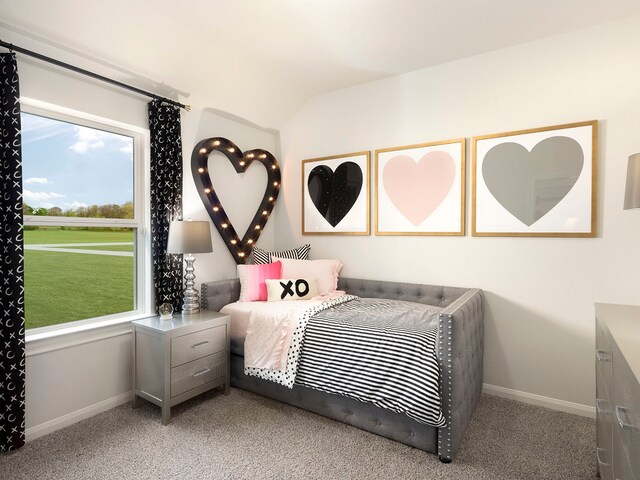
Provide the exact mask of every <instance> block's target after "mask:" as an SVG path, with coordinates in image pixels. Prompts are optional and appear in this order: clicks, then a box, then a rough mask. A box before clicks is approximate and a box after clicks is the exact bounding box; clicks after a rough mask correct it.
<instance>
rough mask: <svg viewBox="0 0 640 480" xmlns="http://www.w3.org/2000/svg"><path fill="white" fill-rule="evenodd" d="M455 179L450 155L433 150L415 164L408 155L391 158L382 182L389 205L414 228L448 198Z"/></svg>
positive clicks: (454, 168) (453, 163)
mask: <svg viewBox="0 0 640 480" xmlns="http://www.w3.org/2000/svg"><path fill="white" fill-rule="evenodd" d="M455 176H456V165H455V161H454V160H453V158H452V157H451V155H449V154H448V153H446V152H443V151H432V152H429V153H426V154H424V155H423V156H422V158H421V159H420V160H419V161H418V162H416V161H415V160H414V159H413V158H411V157H410V156H408V155H397V156H395V157H393V158H392V159H391V160H389V161H388V162H387V164H386V165H385V167H384V169H383V172H382V182H383V185H384V189H385V191H386V192H387V195H388V196H389V199H390V200H391V203H393V205H394V206H395V207H396V208H397V209H398V211H400V213H401V214H402V215H403V216H404V217H405V218H406V219H407V220H409V221H410V222H411V223H413V224H414V225H415V226H416V227H417V226H418V225H420V224H421V223H422V222H424V221H425V220H426V219H427V218H428V217H429V215H431V214H432V213H433V212H434V211H435V210H436V209H437V208H438V207H439V206H440V204H441V203H442V201H443V200H444V199H445V198H446V197H447V195H448V194H449V192H450V191H451V187H452V186H453V180H454V179H455Z"/></svg>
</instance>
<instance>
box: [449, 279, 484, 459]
mask: <svg viewBox="0 0 640 480" xmlns="http://www.w3.org/2000/svg"><path fill="white" fill-rule="evenodd" d="M438 356H439V359H440V368H441V372H440V375H441V381H440V389H441V392H440V395H441V398H442V408H443V413H444V415H445V417H446V419H447V425H446V426H445V427H442V428H440V429H439V430H438V455H439V457H440V460H442V461H444V462H450V461H451V459H452V458H453V455H455V453H456V452H457V451H458V448H459V446H460V441H461V440H462V434H463V433H464V432H465V430H466V428H467V425H468V424H469V421H470V420H471V414H472V413H473V410H474V409H475V406H476V404H477V403H478V400H479V399H480V392H481V390H482V375H483V368H482V362H483V356H484V310H483V294H482V290H479V289H471V290H469V291H468V292H467V293H465V294H464V295H463V296H462V297H460V298H459V299H458V300H456V301H455V302H453V303H452V304H451V305H449V307H447V308H446V309H445V310H444V311H443V312H442V314H441V315H440V323H439V329H438Z"/></svg>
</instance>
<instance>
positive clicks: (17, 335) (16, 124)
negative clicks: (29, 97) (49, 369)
mask: <svg viewBox="0 0 640 480" xmlns="http://www.w3.org/2000/svg"><path fill="white" fill-rule="evenodd" d="M22 233H23V225H22V152H21V148H20V92H19V88H18V64H17V63H16V56H15V54H14V53H0V313H1V315H0V452H8V451H13V450H16V449H18V448H20V447H21V446H23V445H24V431H25V420H24V409H25V403H24V390H25V379H24V372H25V361H26V360H25V345H24V257H23V238H22Z"/></svg>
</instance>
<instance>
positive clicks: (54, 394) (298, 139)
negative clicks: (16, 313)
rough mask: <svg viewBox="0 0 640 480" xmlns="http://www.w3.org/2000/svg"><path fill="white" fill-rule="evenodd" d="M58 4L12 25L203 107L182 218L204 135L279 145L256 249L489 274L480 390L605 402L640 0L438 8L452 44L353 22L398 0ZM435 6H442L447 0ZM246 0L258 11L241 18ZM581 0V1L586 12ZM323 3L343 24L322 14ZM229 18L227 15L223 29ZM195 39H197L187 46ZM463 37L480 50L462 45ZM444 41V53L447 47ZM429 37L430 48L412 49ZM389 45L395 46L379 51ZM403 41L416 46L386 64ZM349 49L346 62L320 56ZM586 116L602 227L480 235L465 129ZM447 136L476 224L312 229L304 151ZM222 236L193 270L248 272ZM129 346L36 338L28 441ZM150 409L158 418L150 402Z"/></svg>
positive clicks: (22, 11) (637, 257) (68, 86)
mask: <svg viewBox="0 0 640 480" xmlns="http://www.w3.org/2000/svg"><path fill="white" fill-rule="evenodd" d="M49 3H50V2H42V1H40V2H37V1H25V2H15V1H8V0H2V1H0V7H1V8H0V11H1V13H0V22H1V24H0V38H1V39H2V40H3V41H7V42H11V43H14V44H16V45H20V46H23V47H25V48H29V49H32V50H34V51H36V52H40V53H43V54H46V55H49V56H51V57H53V58H56V59H59V60H62V61H66V62H68V63H71V64H75V65H79V66H82V67H84V68H87V69H89V70H93V71H97V72H100V73H103V74H104V75H106V76H109V77H112V78H116V79H120V80H122V81H124V82H125V83H130V84H133V85H135V86H139V87H140V88H143V89H145V90H150V91H152V92H155V93H157V94H160V95H163V96H169V97H170V98H176V99H179V100H180V101H181V102H183V103H188V104H191V105H192V110H191V111H190V112H184V111H183V112H182V119H181V120H182V142H183V158H184V159H185V169H184V185H183V188H184V190H183V195H184V196H183V205H184V216H185V218H187V217H191V218H193V219H194V220H208V219H209V217H208V215H207V213H206V211H205V210H204V207H203V205H202V203H201V201H200V199H199V197H198V193H197V191H196V188H195V185H194V183H193V181H192V177H191V172H190V169H189V165H188V163H189V162H188V159H189V158H190V156H191V150H192V149H193V146H194V145H195V144H196V143H198V142H199V141H200V140H202V139H205V138H209V137H213V136H222V137H226V138H229V139H231V140H233V141H234V142H235V143H236V144H237V145H238V146H239V147H240V148H242V149H251V148H263V149H266V150H268V151H270V152H272V153H273V154H274V155H275V156H276V157H277V158H278V160H279V162H280V165H281V169H282V178H283V183H282V191H281V195H280V198H279V199H278V203H277V205H276V208H275V210H274V213H273V215H272V216H271V219H270V221H269V222H268V224H267V226H266V228H265V230H264V232H263V234H262V236H261V237H260V243H259V245H260V246H261V247H263V248H265V249H269V250H276V249H286V248H290V247H295V246H298V245H302V244H304V243H310V244H311V246H312V254H311V258H314V259H321V258H339V259H340V260H341V261H342V262H343V263H344V267H343V272H342V273H341V275H344V276H347V277H355V278H366V279H375V280H387V281H399V282H410V283H421V284H432V285H451V286H465V287H477V288H481V289H482V290H483V291H484V294H485V317H484V325H485V357H484V380H483V382H484V391H485V392H486V393H488V394H493V395H498V396H501V397H506V398H508V399H514V400H519V401H521V402H525V403H530V404H534V405H541V406H543V407H548V408H551V409H554V410H559V411H565V412H569V413H572V414H578V415H582V416H586V417H593V416H595V367H594V359H593V351H594V345H595V335H594V331H595V327H594V307H593V304H594V303H595V302H605V303H619V304H635V305H637V304H638V303H639V301H640V300H639V299H640V272H639V271H638V268H637V266H638V265H640V252H639V251H638V249H637V245H638V240H640V222H639V221H638V220H640V219H639V218H638V212H637V210H630V211H625V210H623V205H622V203H623V196H624V188H625V179H626V168H627V158H628V157H629V156H630V155H631V154H634V153H637V152H638V151H640V145H639V144H638V143H639V141H638V130H637V125H638V118H637V114H636V113H635V112H637V111H640V93H639V92H638V89H637V84H638V79H639V78H640V53H638V48H637V46H638V45H640V38H639V37H640V34H639V33H638V32H639V31H640V28H638V27H640V16H639V15H640V7H638V5H637V2H625V1H616V2H606V3H607V5H606V6H603V4H604V3H605V2H579V1H559V2H558V1H556V2H542V3H543V5H544V7H541V6H540V3H541V2H526V4H528V7H529V8H528V9H527V8H525V7H522V8H523V9H524V10H518V9H515V7H508V5H509V3H511V2H488V4H489V5H490V6H485V8H486V9H488V10H486V12H491V13H492V14H493V15H494V17H495V18H497V19H498V21H500V22H501V23H500V25H501V26H502V27H501V28H503V29H504V30H507V31H506V32H505V31H503V32H502V33H504V34H505V35H506V34H507V33H509V34H510V35H512V36H511V37H509V38H511V39H514V40H501V39H500V38H493V37H491V36H488V37H489V38H485V39H484V41H485V42H486V43H482V44H481V42H480V40H479V39H478V40H477V41H474V42H470V41H469V34H467V33H465V32H467V31H469V32H473V31H477V30H474V28H478V27H477V25H476V20H477V18H482V19H483V21H484V22H489V19H488V18H487V17H488V16H489V15H488V13H487V14H486V15H481V14H482V12H483V11H484V9H483V8H480V7H478V10H474V9H473V8H472V4H475V3H476V2H462V3H461V4H460V9H461V10H460V11H459V12H457V14H458V15H457V16H448V15H451V14H448V13H446V12H445V13H442V15H443V16H442V17H438V22H437V23H440V24H442V25H445V26H446V25H449V26H450V28H451V29H452V30H453V33H450V34H448V35H447V36H446V37H445V38H447V41H448V42H450V43H451V44H452V46H451V47H448V49H445V48H444V47H442V46H441V45H436V46H435V47H433V48H431V49H429V50H422V49H423V48H426V46H425V45H424V43H426V42H425V41H424V38H429V37H424V38H423V37H420V36H416V37H412V36H409V40H411V39H413V41H417V40H420V39H422V40H423V42H422V43H421V44H419V47H418V48H416V47H415V45H411V44H409V43H408V41H409V40H407V41H404V40H402V39H401V35H400V34H398V33H397V30H394V31H395V32H396V33H395V35H396V36H397V37H398V39H397V40H394V42H383V43H382V44H380V43H373V47H376V48H378V51H377V53H376V51H372V50H370V48H373V47H372V46H367V45H366V44H360V43H358V42H357V41H356V40H358V39H363V41H364V40H366V39H370V38H371V37H376V36H375V35H372V36H370V35H367V34H368V30H370V29H372V30H376V28H378V29H382V28H383V27H384V25H385V22H384V20H385V18H387V17H389V12H395V9H394V8H392V7H389V6H388V4H387V9H385V8H383V7H379V9H374V8H373V7H370V6H365V5H366V4H368V3H369V2H353V3H352V4H351V7H350V8H348V9H346V10H341V8H340V7H339V6H337V4H336V5H332V4H329V5H324V4H323V6H319V4H313V3H312V4H310V5H314V6H313V7H311V6H310V5H309V4H307V5H306V8H304V9H302V8H301V9H295V8H294V7H293V6H291V5H289V3H290V2H287V5H288V8H290V10H289V11H288V12H289V14H290V15H292V18H294V19H295V20H297V23H296V22H293V21H292V22H290V23H291V25H288V28H287V29H285V28H284V26H282V25H280V22H279V21H278V18H277V16H276V14H277V11H276V12H274V11H272V8H268V7H266V6H262V7H259V6H258V3H260V2H248V3H247V4H246V5H245V6H243V5H242V4H240V5H238V6H234V7H231V6H229V5H227V4H224V3H222V2H220V3H218V4H217V5H219V8H220V12H217V13H216V14H215V15H214V18H211V19H209V18H207V17H206V16H205V15H204V14H202V13H201V10H199V9H198V5H199V6H200V7H201V8H204V7H202V5H203V4H202V3H200V2H198V3H196V4H195V5H194V6H193V10H191V9H187V7H180V8H184V11H182V10H180V11H174V10H177V7H175V6H174V5H173V4H171V3H170V2H162V3H160V4H158V5H155V6H154V8H152V9H151V11H150V12H149V11H148V10H149V9H150V7H149V4H148V3H146V2H144V3H136V4H134V5H128V4H125V3H124V2H109V6H107V5H102V6H99V5H95V4H91V3H89V2H82V5H78V3H79V2H71V1H67V2H55V3H56V5H55V6H54V5H50V4H49ZM51 3H53V2H51ZM410 3H411V4H412V5H413V7H414V8H415V9H417V10H416V11H419V12H424V9H426V8H427V7H426V6H424V7H423V6H420V4H422V3H423V2H410ZM533 4H535V7H533ZM125 5H126V8H125ZM247 5H250V6H251V8H249V6H247ZM426 5H429V6H431V7H433V8H436V9H437V7H438V6H440V7H441V5H442V2H427V3H426ZM283 8H284V7H283ZM509 8H514V9H515V11H511V10H509ZM546 8H548V9H550V10H548V11H545V10H544V9H546ZM247 9H250V10H252V11H253V12H254V13H252V14H251V15H250V16H247V13H246V10H247ZM573 9H578V10H580V11H581V13H582V12H583V11H584V13H583V15H582V16H581V15H575V14H574V13H575V12H574V11H573ZM359 10H362V11H369V12H370V13H369V14H368V15H370V16H371V18H370V22H372V23H371V24H365V23H362V24H360V23H358V22H356V20H357V19H358V18H360V16H359V13H361V12H359ZM207 11H209V10H207ZM123 12H127V13H123ZM486 12H485V13H486ZM523 12H526V16H524V18H527V19H529V18H532V19H534V20H535V19H538V20H539V21H538V22H534V21H532V22H531V24H529V22H524V21H523V20H522V18H523V17H522V16H523V15H524V13H523ZM546 12H552V13H553V14H554V15H557V17H554V21H553V22H551V21H550V20H549V21H544V22H543V21H542V20H540V19H541V18H546V17H551V16H552V15H551V14H548V15H547V14H546ZM396 13H397V12H396ZM243 15H244V16H243ZM398 15H400V13H398ZM518 15H521V16H520V17H518ZM122 16H124V17H125V18H121V17H122ZM216 16H217V17H219V18H220V20H216V19H215V18H216ZM416 16H417V15H416ZM327 18H335V19H336V20H335V21H336V22H337V23H333V22H332V21H329V20H326V21H323V20H325V19H327ZM389 18H392V19H393V18H394V17H392V16H391V17H389ZM402 18H404V17H402V16H401V17H399V18H398V19H397V21H398V22H399V21H400V20H401V19H402ZM518 18H519V19H520V23H518V22H517V21H516V20H517V19H518ZM314 19H315V20H314ZM52 20H53V21H52ZM407 21H408V20H407ZM218 22H219V23H220V24H224V28H223V27H219V29H216V25H217V23H218ZM245 22H246V23H245ZM350 22H353V23H350ZM573 22H575V23H573ZM580 22H583V23H580ZM434 23H436V22H434ZM263 24H266V25H271V26H272V27H271V28H272V29H273V28H274V27H273V25H276V26H278V27H277V28H278V31H280V29H282V30H283V32H284V31H286V32H287V33H288V35H296V36H295V37H293V38H307V39H308V37H304V36H303V34H304V33H305V31H306V30H308V31H309V32H311V33H313V38H315V39H316V41H317V42H318V43H313V42H312V41H311V39H308V40H307V41H308V42H309V48H313V50H311V51H312V52H313V55H316V56H315V57H311V58H314V61H313V62H308V63H300V62H302V59H299V60H296V59H295V57H294V58H292V57H291V56H287V55H286V53H287V52H286V50H287V49H290V46H287V47H286V48H284V50H285V51H283V47H282V45H280V46H279V47H278V45H277V42H283V41H285V40H286V39H287V37H285V34H284V33H282V35H281V36H280V35H278V34H276V32H274V31H271V30H268V31H267V32H266V33H267V34H268V35H269V36H270V38H272V39H273V43H268V42H266V40H263V41H254V42H253V43H249V44H245V42H248V40H247V39H244V35H243V32H242V28H239V27H238V26H237V25H240V26H242V25H246V28H247V29H248V30H249V31H251V32H254V33H255V32H258V31H260V26H261V25H263ZM538 24H539V25H540V26H538V29H537V30H536V29H535V28H534V27H535V25H538ZM58 25H59V27H58ZM329 25H331V26H332V27H331V29H329ZM409 25H414V23H409ZM490 25H493V24H490ZM509 25H520V28H516V27H512V29H509V28H508V26H509ZM525 25H526V27H527V28H525ZM394 28H397V25H395V23H394ZM434 28H435V26H434ZM340 29H342V31H340V32H338V30H340ZM529 29H530V30H529ZM491 31H493V30H491ZM495 31H496V35H497V33H498V32H497V27H496V29H495ZM140 32H143V33H144V34H143V35H140V34H139V33H140ZM180 32H184V33H180ZM195 32H198V33H197V36H196V33H195ZM517 33H519V34H520V36H517V35H516V34H517ZM256 35H257V33H256ZM183 36H184V38H183ZM396 36H394V38H396ZM113 37H115V38H113ZM167 37H168V38H167ZM106 38H109V41H108V42H107V41H105V39H106ZM473 38H476V37H473ZM319 39H322V42H320V40H319ZM168 40H171V41H172V43H170V42H169V41H168ZM210 40H213V41H214V43H212V44H210V43H209V42H210ZM371 41H373V40H371ZM456 41H457V42H459V44H456ZM194 42H197V44H198V45H202V47H199V48H201V49H200V50H197V51H196V52H194V53H191V52H190V48H193V45H192V43H194ZM491 42H494V43H491ZM500 42H503V43H500ZM509 42H511V43H509ZM235 43H237V44H238V48H237V49H236V48H234V44H235ZM468 43H474V44H476V45H475V46H476V47H477V49H476V50H473V51H469V50H464V49H463V47H464V45H463V44H468ZM285 45H288V44H285ZM385 45H386V46H387V48H389V49H390V50H391V51H386V50H385V49H384V48H382V47H384V46H385ZM394 45H395V47H394ZM251 46H253V47H252V48H253V50H247V49H248V48H249V47H251ZM427 46H429V45H427ZM401 47H405V48H407V49H408V53H407V54H406V55H401V56H400V58H397V57H398V55H395V56H394V55H393V53H394V50H393V48H398V49H399V48H401ZM276 48H279V50H276V52H279V53H277V54H274V55H273V56H269V55H267V52H266V51H265V49H274V50H275V49H276ZM456 48H459V50H456ZM208 49H210V50H208ZM442 50H447V52H450V53H451V55H452V56H451V57H446V56H445V54H444V53H443V54H442V55H443V56H442V57H438V52H439V51H442ZM6 51H7V50H6V49H3V50H2V52H3V53H4V52H6ZM422 52H424V56H426V55H427V54H428V55H429V62H431V63H419V62H421V61H422V60H421V59H420V57H421V53H422ZM456 52H462V53H456ZM465 52H466V53H465ZM292 53H296V52H292ZM382 55H384V57H383V58H387V57H388V58H390V60H388V61H389V62H390V63H389V64H387V65H381V64H378V63H377V59H378V58H380V56H382ZM456 55H457V56H456ZM302 58H304V57H302ZM416 58H417V59H418V60H415V59H416ZM268 59H270V60H268ZM405 59H406V60H407V62H409V61H410V60H411V59H414V60H413V61H415V62H416V63H414V64H413V66H411V65H408V64H398V63H393V62H394V61H395V62H400V63H401V60H405ZM269 61H270V62H271V63H268V62H269ZM201 64H205V65H201ZM298 65H299V66H298ZM341 65H342V68H341V70H339V72H341V73H336V74H334V76H333V77H331V76H330V75H327V74H326V72H328V71H331V70H329V68H331V67H332V66H333V67H335V68H338V67H340V66H341ZM344 65H346V67H344ZM201 66H202V69H203V73H202V74H198V72H199V69H200V67H201ZM18 68H19V74H20V89H21V93H22V95H23V96H24V97H28V98H31V99H34V100H40V101H43V102H47V103H49V104H53V105H57V106H60V107H65V108H70V109H73V110H76V111H79V112H85V113H89V114H93V115H97V116H100V117H104V118H108V119H111V120H114V121H119V122H123V123H126V124H129V125H134V126H137V127H141V128H147V127H148V124H147V109H146V103H147V101H148V99H146V98H144V97H140V96H137V95H133V94H130V93H127V92H123V91H121V90H118V89H116V88H113V87H110V86H105V85H103V84H101V83H99V82H96V81H92V80H89V79H86V78H84V77H81V76H78V75H76V74H72V73H70V72H67V71H65V70H63V69H58V68H55V67H52V66H49V65H47V64H44V63H41V62H37V61H35V60H32V59H29V58H28V57H24V56H21V55H19V54H18ZM289 70H290V71H289ZM283 72H286V73H283ZM385 72H391V73H385ZM326 77H330V78H326ZM296 82H297V83H296ZM588 120H598V121H599V148H598V175H597V191H598V201H597V218H598V220H597V235H596V237H595V238H552V237H547V238H533V237H530V238H510V237H490V238H483V237H474V236H471V233H470V232H471V200H470V199H471V170H470V166H471V150H470V145H471V142H470V139H471V138H472V137H474V136H480V135H486V134H492V133H497V132H508V131H513V130H523V129H530V128H537V127H545V126H551V125H560V124H567V123H572V122H581V121H588ZM345 132H348V135H345ZM451 138H467V182H466V193H467V198H466V222H465V223H466V232H467V233H466V235H464V236H429V237H423V236H376V235H373V234H372V235H370V236H326V237H317V236H309V235H302V227H301V215H302V213H301V207H302V205H301V202H300V198H301V181H300V178H301V167H300V162H301V161H302V160H304V159H310V158H318V157H322V156H328V155H337V154H345V153H350V152H358V151H364V150H369V151H372V152H373V151H374V150H376V149H382V148H388V147H393V146H399V145H409V144H416V143H424V142H431V141H439V140H445V139H451ZM372 158H373V157H372ZM221 168H226V166H223V167H221ZM225 172H226V175H228V180H229V184H232V182H234V181H237V175H235V173H234V172H233V171H232V170H231V169H229V170H226V171H225ZM260 180H261V179H259V178H254V179H250V180H249V181H250V182H252V181H255V182H256V184H257V183H259V182H260ZM226 181H227V177H225V182H226ZM243 188H244V187H243ZM49 191H53V190H49ZM252 201H253V200H251V199H248V197H244V196H243V197H241V198H237V197H234V196H231V197H230V198H229V200H227V201H226V203H228V205H227V204H226V203H225V207H226V208H227V210H228V213H229V215H230V216H231V217H232V218H233V219H234V222H236V220H235V219H236V217H238V218H239V219H240V220H238V221H237V223H238V224H241V223H242V222H241V220H242V219H243V218H245V217H246V213H247V211H246V210H247V209H246V204H248V203H250V202H252ZM243 215H245V217H243ZM250 218H251V217H249V218H247V219H246V220H245V224H248V222H249V220H250ZM212 241H213V251H214V253H211V254H202V255H198V256H197V261H196V275H197V281H198V282H201V281H202V282H204V281H216V280H224V279H227V278H232V277H235V276H236V264H235V261H234V260H233V258H232V257H231V255H229V252H228V250H227V247H226V246H225V244H224V242H222V240H221V238H220V236H219V235H218V234H217V232H215V230H214V229H213V228H212ZM130 350H131V335H130V328H125V327H123V326H122V325H120V326H117V325H116V326H112V327H108V328H106V329H103V330H101V331H100V332H97V331H91V330H88V331H84V332H79V333H76V334H71V335H64V336H58V337H55V338H51V339H43V340H37V339H33V338H32V339H31V341H29V340H28V341H27V387H26V388H27V396H26V410H27V412H26V415H27V425H26V428H27V440H30V439H36V438H38V437H41V436H42V437H43V439H44V438H46V437H44V435H46V434H48V433H51V432H54V431H56V430H59V429H60V428H63V427H65V426H67V425H71V424H73V423H75V422H77V421H80V420H82V419H84V418H88V417H91V416H93V415H95V414H97V413H99V412H101V411H106V410H109V409H112V408H113V407H116V406H119V405H124V404H126V403H127V402H130V399H131V375H130V372H131V354H130ZM96 372H100V375H96ZM218 400H219V398H217V397H214V398H212V399H211V400H210V401H209V403H212V404H215V402H216V401H218ZM186 414H187V411H185V415H186ZM150 418H152V419H153V420H154V421H155V420H157V415H155V416H154V415H150ZM27 445H28V444H27ZM436 461H437V459H436ZM592 461H593V462H594V465H595V459H592ZM0 462H7V465H8V464H9V462H10V460H9V459H2V460H0ZM0 466H2V463H0ZM451 466H455V460H454V463H452V464H451ZM444 467H446V466H444ZM594 468H595V467H594ZM444 471H445V472H446V470H444ZM470 478H472V477H470Z"/></svg>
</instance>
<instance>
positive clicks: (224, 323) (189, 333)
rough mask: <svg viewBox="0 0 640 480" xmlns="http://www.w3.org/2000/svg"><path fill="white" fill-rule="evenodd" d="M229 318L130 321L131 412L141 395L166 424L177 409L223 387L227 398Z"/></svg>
mask: <svg viewBox="0 0 640 480" xmlns="http://www.w3.org/2000/svg"><path fill="white" fill-rule="evenodd" d="M229 319H230V317H229V316H228V315H223V314H221V313H218V312H211V311H207V310H203V311H200V313H197V314H194V315H184V316H183V315H174V318H173V319H172V320H160V317H151V318H145V319H143V320H136V321H134V322H132V325H133V393H134V395H133V407H134V408H135V407H136V406H137V400H138V396H140V397H142V398H144V399H146V400H148V401H150V402H152V403H155V404H156V405H159V406H160V407H162V423H163V424H164V425H167V424H168V423H169V419H170V418H171V407H173V406H174V405H177V404H179V403H181V402H184V401H185V400H188V399H189V398H192V397H195V396H196V395H199V394H201V393H203V392H206V391H207V390H211V389H213V388H216V387H220V386H223V388H224V390H223V391H224V393H225V394H228V393H229Z"/></svg>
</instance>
